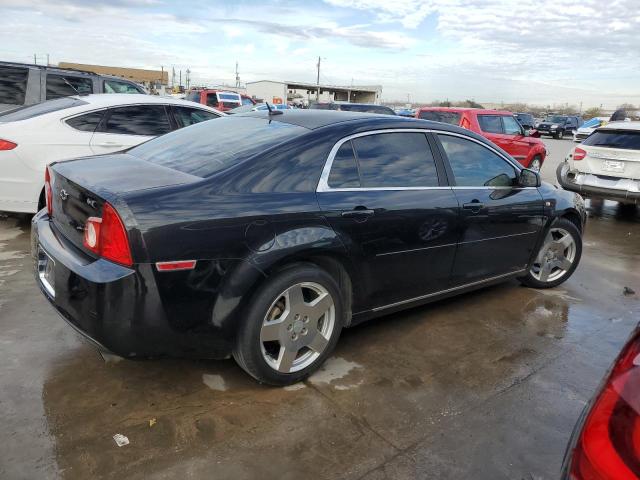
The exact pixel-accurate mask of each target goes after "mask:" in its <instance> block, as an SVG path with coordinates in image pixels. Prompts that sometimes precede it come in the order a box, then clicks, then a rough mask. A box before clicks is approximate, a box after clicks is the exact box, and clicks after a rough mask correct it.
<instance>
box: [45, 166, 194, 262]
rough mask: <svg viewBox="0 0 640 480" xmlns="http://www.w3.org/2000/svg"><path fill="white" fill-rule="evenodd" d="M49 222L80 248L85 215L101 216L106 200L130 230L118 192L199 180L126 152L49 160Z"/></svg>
mask: <svg viewBox="0 0 640 480" xmlns="http://www.w3.org/2000/svg"><path fill="white" fill-rule="evenodd" d="M50 172H51V175H52V178H51V189H52V204H53V223H54V225H55V226H56V227H57V229H58V230H59V231H60V232H61V233H62V234H63V235H64V236H65V237H66V238H68V239H69V240H70V241H71V242H72V243H73V244H74V245H76V246H77V247H79V248H82V249H84V247H83V244H82V241H83V237H84V228H85V224H86V221H87V219H88V218H89V217H102V208H103V206H104V203H105V202H109V203H110V204H111V205H112V206H113V207H114V208H115V209H116V210H117V211H118V214H119V215H120V217H121V218H122V221H123V222H124V224H125V227H127V230H130V228H131V227H133V226H135V225H136V223H135V220H134V219H133V218H131V216H130V215H128V209H126V210H127V211H126V212H125V211H123V209H125V207H126V203H125V202H124V201H123V200H122V195H124V194H126V193H129V192H133V191H138V190H146V189H150V188H161V187H169V186H173V185H181V184H185V183H191V182H196V181H200V180H202V179H201V178H200V177H196V176H193V175H189V174H186V173H182V172H179V171H177V170H173V169H170V168H167V167H163V166H160V165H155V164H152V163H149V162H146V161H144V160H141V159H139V158H137V157H134V156H132V155H128V154H116V155H100V156H96V157H87V158H80V159H75V160H69V161H65V162H58V163H53V164H51V166H50Z"/></svg>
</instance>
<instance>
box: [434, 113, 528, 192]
mask: <svg viewBox="0 0 640 480" xmlns="http://www.w3.org/2000/svg"><path fill="white" fill-rule="evenodd" d="M498 120H500V118H499V117H498ZM438 138H439V139H440V142H441V143H442V147H443V148H444V151H445V153H446V154H447V158H448V160H449V165H451V170H453V175H454V176H455V179H456V185H457V186H461V187H511V186H513V185H514V182H515V179H516V169H515V168H514V167H513V166H512V165H510V164H509V163H508V162H507V161H506V160H504V159H503V158H502V157H500V156H498V155H497V154H496V153H494V152H492V151H491V150H489V149H488V148H487V147H484V146H482V145H480V144H478V143H476V142H472V141H471V140H466V139H464V138H460V137H454V136H452V135H442V134H438Z"/></svg>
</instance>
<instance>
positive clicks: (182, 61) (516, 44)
mask: <svg viewBox="0 0 640 480" xmlns="http://www.w3.org/2000/svg"><path fill="white" fill-rule="evenodd" d="M639 3H640V0H611V1H607V0H581V1H574V2H558V1H557V0H534V1H531V0H525V1H523V0H313V1H298V0H290V1H281V0H263V1H257V0H244V1H243V0H235V1H226V2H224V1H213V0H210V1H200V2H197V1H195V2H194V1H192V2H185V1H173V0H110V1H108V2H102V1H99V0H93V1H84V0H49V1H44V0H0V18H2V22H1V23H0V60H10V61H21V62H33V55H34V54H36V55H37V60H38V62H39V63H44V62H46V54H47V53H48V54H49V58H50V61H51V63H53V64H56V63H57V62H60V61H67V62H78V63H91V64H101V65H113V66H125V67H137V68H149V69H158V70H159V69H160V67H161V66H163V67H164V68H165V69H169V70H170V69H171V68H172V67H174V68H175V69H176V71H178V70H180V69H182V70H183V75H184V71H185V70H186V69H187V68H189V69H190V70H191V72H192V73H191V78H192V84H193V83H198V84H209V85H214V84H220V83H223V82H226V83H230V84H233V83H234V80H235V73H234V70H235V63H236V61H237V62H238V63H239V71H240V77H241V81H242V82H247V81H255V80H263V79H269V80H290V81H300V82H305V81H306V82H315V81H316V64H317V61H318V57H319V56H320V57H321V69H320V80H321V83H328V84H334V85H351V84H354V85H372V84H377V85H382V87H383V90H382V97H383V100H386V101H405V102H406V101H407V99H410V100H411V101H416V102H429V101H433V100H438V99H439V100H444V99H449V100H452V101H453V100H465V99H474V100H476V101H478V102H480V103H482V102H486V103H500V102H504V103H513V102H527V103H531V104H537V105H553V104H565V103H569V104H573V105H577V106H578V105H580V103H583V108H585V109H586V108H588V107H591V106H600V105H603V106H604V107H605V108H612V107H615V106H616V105H619V104H621V103H623V102H630V103H636V104H637V103H640V68H639V67H640V54H639V53H640V35H639V34H638V33H637V32H639V31H640V8H639V7H640V5H639Z"/></svg>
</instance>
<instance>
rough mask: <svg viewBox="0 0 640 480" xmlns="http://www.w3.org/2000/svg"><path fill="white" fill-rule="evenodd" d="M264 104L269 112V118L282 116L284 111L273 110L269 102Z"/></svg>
mask: <svg viewBox="0 0 640 480" xmlns="http://www.w3.org/2000/svg"><path fill="white" fill-rule="evenodd" d="M264 104H265V105H266V106H267V110H269V116H272V115H282V110H276V109H274V108H271V106H270V105H269V102H264Z"/></svg>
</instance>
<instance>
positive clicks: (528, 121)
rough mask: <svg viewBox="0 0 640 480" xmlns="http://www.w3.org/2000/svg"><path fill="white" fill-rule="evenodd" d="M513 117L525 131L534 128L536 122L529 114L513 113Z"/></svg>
mask: <svg viewBox="0 0 640 480" xmlns="http://www.w3.org/2000/svg"><path fill="white" fill-rule="evenodd" d="M513 116H514V117H516V120H518V123H519V124H520V125H522V127H523V128H524V129H525V130H531V129H532V128H535V126H536V121H535V119H534V118H533V115H531V114H530V113H514V114H513Z"/></svg>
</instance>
